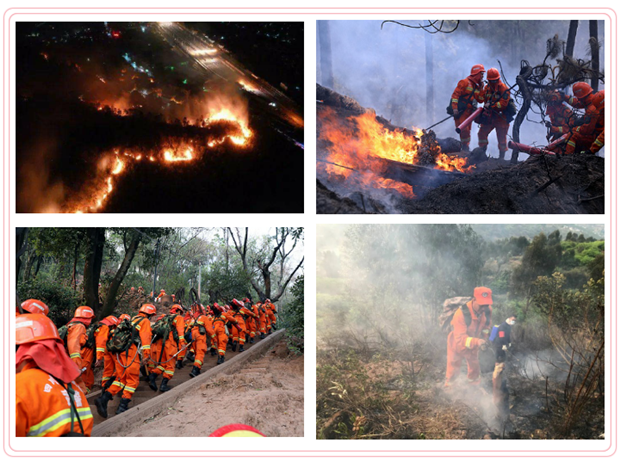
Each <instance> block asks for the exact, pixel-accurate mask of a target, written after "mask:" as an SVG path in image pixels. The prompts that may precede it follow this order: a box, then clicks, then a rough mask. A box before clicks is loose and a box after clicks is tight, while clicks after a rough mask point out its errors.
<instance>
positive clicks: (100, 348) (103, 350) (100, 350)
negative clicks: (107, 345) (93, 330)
mask: <svg viewBox="0 0 620 461" xmlns="http://www.w3.org/2000/svg"><path fill="white" fill-rule="evenodd" d="M97 352H105V349H104V348H103V347H98V348H97Z"/></svg>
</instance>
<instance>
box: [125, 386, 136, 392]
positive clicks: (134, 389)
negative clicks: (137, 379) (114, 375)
mask: <svg viewBox="0 0 620 461" xmlns="http://www.w3.org/2000/svg"><path fill="white" fill-rule="evenodd" d="M125 390H126V391H127V392H130V393H132V394H133V393H134V392H136V388H135V387H127V386H125Z"/></svg>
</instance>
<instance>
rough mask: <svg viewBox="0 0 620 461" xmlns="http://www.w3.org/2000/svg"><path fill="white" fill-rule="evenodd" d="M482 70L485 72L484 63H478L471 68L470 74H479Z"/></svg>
mask: <svg viewBox="0 0 620 461" xmlns="http://www.w3.org/2000/svg"><path fill="white" fill-rule="evenodd" d="M480 72H484V66H483V65H482V64H476V65H475V66H473V67H472V68H471V72H470V73H469V75H478V74H479V73H480Z"/></svg>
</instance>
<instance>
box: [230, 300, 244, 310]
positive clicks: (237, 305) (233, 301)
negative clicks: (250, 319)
mask: <svg viewBox="0 0 620 461" xmlns="http://www.w3.org/2000/svg"><path fill="white" fill-rule="evenodd" d="M231 304H232V305H233V306H234V307H238V308H242V307H245V305H244V304H243V303H242V302H241V301H239V300H237V298H234V299H233V300H232V303H231Z"/></svg>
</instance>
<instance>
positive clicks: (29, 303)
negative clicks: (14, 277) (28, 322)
mask: <svg viewBox="0 0 620 461" xmlns="http://www.w3.org/2000/svg"><path fill="white" fill-rule="evenodd" d="M22 309H23V310H25V311H26V312H30V313H31V314H45V315H47V314H49V311H50V310H49V307H47V305H46V304H45V303H44V302H43V301H39V300H38V299H27V300H26V301H24V302H23V303H22Z"/></svg>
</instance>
